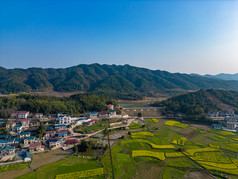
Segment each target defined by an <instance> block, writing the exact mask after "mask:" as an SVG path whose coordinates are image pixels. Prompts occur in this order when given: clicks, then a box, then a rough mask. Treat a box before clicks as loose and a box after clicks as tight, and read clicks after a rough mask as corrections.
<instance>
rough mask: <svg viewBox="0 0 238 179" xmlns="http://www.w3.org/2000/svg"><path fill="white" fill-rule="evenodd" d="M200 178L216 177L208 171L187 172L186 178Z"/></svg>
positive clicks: (209, 178)
mask: <svg viewBox="0 0 238 179" xmlns="http://www.w3.org/2000/svg"><path fill="white" fill-rule="evenodd" d="M200 178H204V179H214V178H215V177H212V176H211V175H209V174H208V173H206V172H202V171H191V172H187V173H186V174H185V176H184V179H200Z"/></svg>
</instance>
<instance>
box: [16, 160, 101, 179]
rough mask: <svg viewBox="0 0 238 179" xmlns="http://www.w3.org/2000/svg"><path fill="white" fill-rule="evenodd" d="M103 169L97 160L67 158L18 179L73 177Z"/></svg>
mask: <svg viewBox="0 0 238 179" xmlns="http://www.w3.org/2000/svg"><path fill="white" fill-rule="evenodd" d="M98 168H101V167H100V165H99V164H98V162H97V161H96V160H93V159H84V158H82V157H76V156H71V157H65V158H64V159H62V160H60V161H58V162H55V163H51V164H49V165H46V166H43V167H40V168H39V169H37V170H36V171H34V172H31V173H28V174H26V175H23V176H21V177H18V179H31V178H39V179H51V178H52V179H54V178H55V177H56V176H58V175H59V177H60V175H62V174H67V173H69V175H72V173H75V172H79V171H87V170H92V169H98ZM95 177H96V178H100V177H101V178H104V177H105V176H104V175H101V174H100V175H98V176H97V175H96V176H95Z"/></svg>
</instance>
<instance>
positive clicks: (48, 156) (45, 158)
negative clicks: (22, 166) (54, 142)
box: [30, 149, 72, 170]
mask: <svg viewBox="0 0 238 179" xmlns="http://www.w3.org/2000/svg"><path fill="white" fill-rule="evenodd" d="M71 153H72V151H69V150H67V151H64V150H61V149H57V150H52V151H49V152H46V153H39V154H33V155H32V159H33V160H32V162H31V164H30V168H31V169H32V170H36V169H37V168H39V167H42V166H44V165H48V164H50V163H53V162H56V161H58V160H60V159H62V158H64V157H65V156H67V155H69V154H71Z"/></svg>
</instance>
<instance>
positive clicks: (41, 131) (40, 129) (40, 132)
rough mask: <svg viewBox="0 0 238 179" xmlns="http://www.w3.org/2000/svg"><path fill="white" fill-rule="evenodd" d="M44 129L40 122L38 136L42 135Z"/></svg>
mask: <svg viewBox="0 0 238 179" xmlns="http://www.w3.org/2000/svg"><path fill="white" fill-rule="evenodd" d="M45 130H46V126H45V125H44V124H42V123H41V124H40V126H39V128H38V138H41V137H42V136H43V134H44V133H45Z"/></svg>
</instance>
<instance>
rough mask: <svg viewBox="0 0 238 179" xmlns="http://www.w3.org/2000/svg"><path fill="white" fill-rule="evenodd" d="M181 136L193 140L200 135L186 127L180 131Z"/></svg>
mask: <svg viewBox="0 0 238 179" xmlns="http://www.w3.org/2000/svg"><path fill="white" fill-rule="evenodd" d="M179 134H181V135H183V136H184V137H186V138H187V139H191V138H193V137H195V136H196V135H197V134H198V133H197V132H196V131H195V130H194V129H191V128H189V127H186V128H184V129H183V130H181V131H179Z"/></svg>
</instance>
